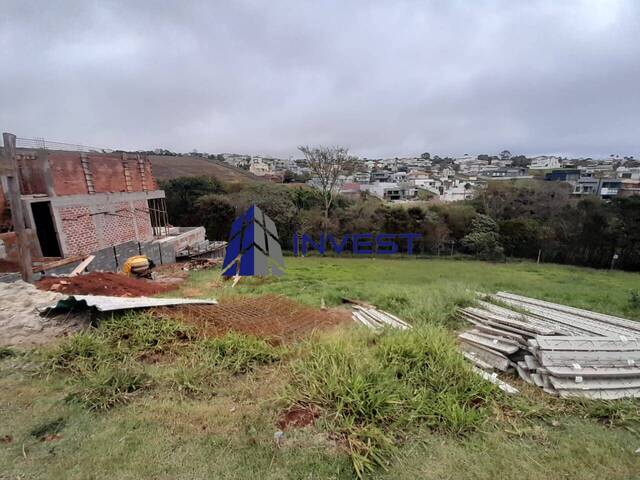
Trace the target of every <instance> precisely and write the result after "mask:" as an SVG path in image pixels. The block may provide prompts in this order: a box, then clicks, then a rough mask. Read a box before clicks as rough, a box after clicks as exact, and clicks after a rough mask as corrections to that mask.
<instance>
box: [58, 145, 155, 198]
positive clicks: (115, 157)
mask: <svg viewBox="0 0 640 480" xmlns="http://www.w3.org/2000/svg"><path fill="white" fill-rule="evenodd" d="M80 158H81V156H80V154H79V153H74V152H50V153H49V164H50V166H51V175H52V177H53V189H54V191H55V192H56V195H84V194H86V193H89V190H88V188H87V182H86V179H85V174H84V171H83V169H82V164H81V162H80ZM86 158H87V160H88V165H89V170H90V171H91V174H92V178H93V185H94V189H95V193H111V192H126V191H127V183H126V180H125V175H124V166H123V164H122V154H115V153H114V154H93V153H92V154H86ZM126 158H127V161H128V164H129V173H130V174H131V187H132V190H131V191H133V192H142V191H144V189H143V185H142V177H141V176H140V169H139V168H138V162H137V156H136V155H127V156H126ZM142 158H143V159H144V164H145V177H146V187H147V188H146V190H157V188H158V184H157V182H156V180H155V178H153V172H152V170H151V162H150V161H149V160H148V159H147V158H146V157H144V156H143V157H142Z"/></svg>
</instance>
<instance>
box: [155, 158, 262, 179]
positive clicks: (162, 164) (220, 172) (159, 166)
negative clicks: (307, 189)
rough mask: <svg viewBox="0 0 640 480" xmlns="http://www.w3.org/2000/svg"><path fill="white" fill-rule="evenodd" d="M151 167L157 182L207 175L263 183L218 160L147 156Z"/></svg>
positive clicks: (243, 171) (255, 177) (254, 176)
mask: <svg viewBox="0 0 640 480" xmlns="http://www.w3.org/2000/svg"><path fill="white" fill-rule="evenodd" d="M149 159H150V160H151V164H152V165H153V174H154V176H155V177H156V179H157V180H170V179H172V178H177V177H195V176H200V175H209V176H213V177H216V178H217V179H219V180H221V181H223V182H231V183H247V182H265V181H266V180H264V179H263V178H260V177H258V176H256V175H254V174H252V173H249V172H247V171H246V170H241V169H239V168H236V167H232V166H231V165H229V164H226V163H224V162H220V161H218V160H209V159H206V158H200V157H191V156H189V155H181V156H176V157H170V156H164V155H149Z"/></svg>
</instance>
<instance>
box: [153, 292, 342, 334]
mask: <svg viewBox="0 0 640 480" xmlns="http://www.w3.org/2000/svg"><path fill="white" fill-rule="evenodd" d="M153 311H154V313H155V314H156V315H158V316H161V317H164V318H173V319H176V320H180V321H183V322H185V323H187V324H189V325H193V326H194V327H195V328H196V330H197V331H198V332H199V333H200V334H201V335H203V336H209V337H217V336H221V335H224V334H225V333H227V332H229V331H236V332H241V333H246V334H249V335H255V336H258V337H263V338H267V339H269V340H271V341H272V342H273V343H282V342H283V341H287V340H292V339H296V338H301V337H303V336H305V335H308V334H310V333H312V332H313V331H315V330H320V329H327V328H331V327H334V326H336V325H340V324H344V323H350V322H351V321H352V320H351V313H350V312H349V311H347V310H343V309H331V310H319V309H315V308H311V307H307V306H305V305H301V304H299V303H296V302H294V301H292V300H289V299H287V298H285V297H281V296H277V295H267V296H263V297H253V298H252V297H238V298H232V299H228V300H225V301H223V302H221V303H219V304H217V305H181V306H177V307H164V308H157V309H154V310H153Z"/></svg>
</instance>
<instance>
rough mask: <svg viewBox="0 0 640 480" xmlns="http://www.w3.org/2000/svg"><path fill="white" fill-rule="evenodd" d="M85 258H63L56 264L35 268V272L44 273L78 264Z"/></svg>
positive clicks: (51, 263)
mask: <svg viewBox="0 0 640 480" xmlns="http://www.w3.org/2000/svg"><path fill="white" fill-rule="evenodd" d="M83 258H84V257H69V258H63V259H62V260H56V261H55V262H50V263H46V264H44V265H39V266H37V267H33V271H34V272H44V271H47V270H51V269H52V268H56V267H62V266H63V265H68V264H70V263H73V262H77V261H79V260H82V259H83Z"/></svg>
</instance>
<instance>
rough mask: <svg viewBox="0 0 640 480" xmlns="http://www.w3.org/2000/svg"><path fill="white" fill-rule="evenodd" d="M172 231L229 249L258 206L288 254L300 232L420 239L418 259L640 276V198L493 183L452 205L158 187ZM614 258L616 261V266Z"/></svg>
mask: <svg viewBox="0 0 640 480" xmlns="http://www.w3.org/2000/svg"><path fill="white" fill-rule="evenodd" d="M161 187H162V188H163V189H164V190H165V192H166V196H167V208H168V214H169V219H170V221H171V223H172V224H173V225H177V226H194V225H203V226H204V227H205V228H206V230H207V236H208V238H209V239H211V240H227V239H228V234H229V228H230V226H231V222H232V221H233V220H234V218H235V217H236V216H237V215H239V214H240V213H241V212H243V211H244V210H245V209H246V208H248V207H249V206H250V205H253V204H255V205H258V206H259V207H260V208H262V209H263V210H264V211H265V213H267V214H268V215H269V216H270V217H271V219H272V220H273V221H274V222H275V223H276V225H277V227H278V232H279V235H280V240H281V242H282V246H283V248H285V249H289V250H291V249H292V237H293V233H294V232H298V233H309V234H311V235H312V236H313V237H314V238H319V237H320V235H321V234H323V233H330V234H332V235H334V236H337V237H340V236H341V235H344V234H352V233H372V234H374V235H376V234H378V233H419V234H420V235H421V239H420V240H419V241H417V242H414V253H419V254H426V255H451V254H465V255H472V256H474V257H477V258H480V259H485V260H493V261H502V260H505V259H506V258H529V259H533V260H536V259H538V258H539V257H540V259H541V260H542V261H544V262H556V263H566V264H573V265H582V266H590V267H596V268H609V267H611V265H612V262H613V264H614V266H615V267H616V268H621V269H625V270H634V271H638V270H640V196H634V197H628V198H615V199H613V200H610V201H603V200H601V199H599V198H597V197H586V198H580V199H578V198H575V197H573V196H571V195H570V189H569V186H568V185H566V184H562V183H559V182H545V181H541V180H528V181H518V182H504V181H503V182H493V183H489V185H488V186H487V188H486V189H484V190H482V191H480V192H479V194H478V195H477V196H476V197H475V198H474V199H473V200H469V201H465V202H456V203H447V204H445V203H431V202H414V203H411V204H402V205H398V204H388V203H384V202H382V201H381V200H380V199H378V198H376V197H373V196H371V195H368V194H365V193H361V194H360V195H359V196H357V197H355V198H353V197H345V196H342V195H336V196H335V198H332V200H331V202H328V201H327V198H326V197H323V195H322V192H321V191H318V190H316V189H313V188H310V187H307V186H295V187H291V186H288V185H282V184H271V183H256V184H242V185H240V184H225V183H223V182H220V181H219V180H217V179H215V178H209V177H183V178H175V179H172V180H169V181H165V182H162V184H161ZM614 256H617V258H615V259H614Z"/></svg>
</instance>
